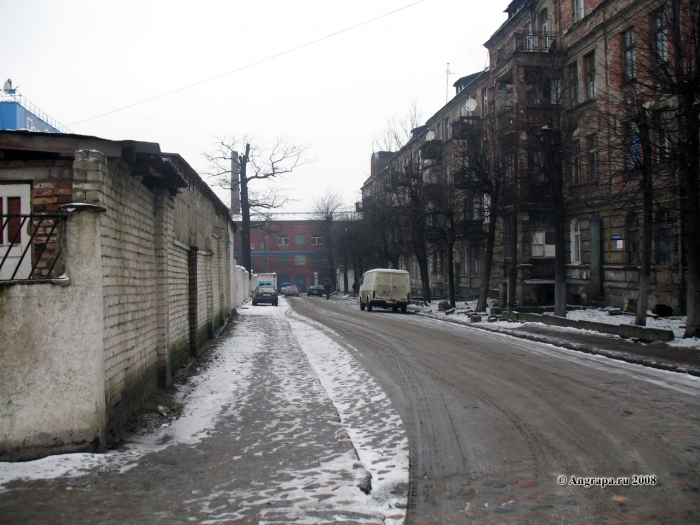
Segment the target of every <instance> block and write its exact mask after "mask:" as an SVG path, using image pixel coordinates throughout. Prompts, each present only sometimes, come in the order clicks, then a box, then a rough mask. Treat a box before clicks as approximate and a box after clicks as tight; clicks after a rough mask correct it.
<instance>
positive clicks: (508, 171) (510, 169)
mask: <svg viewBox="0 0 700 525" xmlns="http://www.w3.org/2000/svg"><path fill="white" fill-rule="evenodd" d="M503 178H504V180H505V182H506V184H513V183H514V182H515V153H510V154H508V155H506V156H505V157H504V158H503Z"/></svg>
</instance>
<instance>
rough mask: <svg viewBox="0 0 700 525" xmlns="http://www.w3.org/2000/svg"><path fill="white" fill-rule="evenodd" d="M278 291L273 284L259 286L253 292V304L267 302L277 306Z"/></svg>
mask: <svg viewBox="0 0 700 525" xmlns="http://www.w3.org/2000/svg"><path fill="white" fill-rule="evenodd" d="M277 301H278V299H277V291H276V290H275V289H274V288H273V287H272V286H258V287H257V288H256V289H255V291H254V292H253V306H258V305H259V304H260V303H267V304H271V305H273V306H277Z"/></svg>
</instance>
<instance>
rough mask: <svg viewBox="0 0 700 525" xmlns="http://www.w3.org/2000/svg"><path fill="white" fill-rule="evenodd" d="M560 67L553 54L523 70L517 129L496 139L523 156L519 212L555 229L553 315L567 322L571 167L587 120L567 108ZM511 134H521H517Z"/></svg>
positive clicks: (564, 84) (518, 89)
mask: <svg viewBox="0 0 700 525" xmlns="http://www.w3.org/2000/svg"><path fill="white" fill-rule="evenodd" d="M560 64H561V55H560V53H559V52H557V51H556V50H555V49H553V50H550V51H549V52H548V53H547V55H546V58H544V59H543V60H541V61H540V64H539V65H538V66H533V67H528V68H525V70H524V72H523V81H522V82H521V83H520V84H519V85H518V86H517V92H516V93H514V95H515V100H516V102H517V106H518V107H517V110H516V111H515V112H514V113H513V115H514V122H515V128H513V127H512V126H508V127H507V129H506V130H505V131H506V132H507V134H504V133H503V130H500V129H499V130H498V133H499V134H501V137H500V141H501V142H502V143H503V147H505V148H512V149H513V150H514V151H517V152H518V153H519V154H523V155H524V158H521V159H520V160H521V164H522V162H523V161H524V162H525V166H526V168H525V169H521V170H515V171H516V172H517V173H518V177H517V180H514V181H513V182H515V184H513V187H516V186H519V187H520V188H522V192H521V193H516V201H517V202H516V206H518V207H520V206H526V207H527V208H528V209H529V210H530V211H535V212H536V214H537V212H539V215H549V216H550V217H551V218H548V219H547V221H548V222H549V225H550V226H551V227H553V228H554V246H555V252H554V314H555V315H557V316H561V317H566V236H567V227H566V216H567V212H568V209H569V207H570V206H571V201H572V195H571V194H570V193H569V192H568V185H567V183H568V180H567V173H568V172H569V170H568V169H567V164H568V162H569V159H571V158H572V154H573V152H574V146H575V144H576V137H575V135H576V133H577V132H578V131H579V122H580V121H584V122H585V119H583V118H582V110H580V109H578V107H577V106H575V107H569V108H565V106H564V102H565V101H566V100H567V99H568V98H569V97H570V96H571V93H570V92H569V90H568V84H567V83H565V82H563V80H564V79H563V78H562V72H561V67H560ZM513 129H516V130H519V131H518V132H515V133H513ZM523 135H524V138H523ZM506 178H507V179H511V178H512V177H511V176H506ZM504 182H509V181H504ZM543 255H545V254H543Z"/></svg>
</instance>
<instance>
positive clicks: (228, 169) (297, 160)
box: [203, 136, 308, 272]
mask: <svg viewBox="0 0 700 525" xmlns="http://www.w3.org/2000/svg"><path fill="white" fill-rule="evenodd" d="M250 143H251V140H250V137H248V136H245V137H243V138H242V139H241V140H237V139H236V138H223V139H217V142H216V145H215V150H214V151H212V152H210V153H204V154H203V155H204V158H205V159H206V160H207V161H208V163H209V169H208V171H207V172H205V173H206V175H208V176H209V177H211V178H214V179H215V181H216V184H217V185H218V186H220V187H222V188H225V189H228V190H235V189H238V190H239V191H240V207H241V239H242V245H243V246H242V252H243V266H244V267H245V268H246V270H248V271H249V272H250V271H251V270H252V261H251V256H250V230H251V219H250V216H251V212H253V213H255V212H258V213H260V212H265V211H268V210H272V209H276V208H280V207H281V206H283V205H284V204H286V203H287V201H288V198H287V196H286V195H285V194H284V193H283V192H281V191H280V190H279V189H278V188H275V187H274V186H266V187H261V188H260V190H259V191H252V188H251V187H250V184H251V183H261V182H264V181H270V180H272V179H276V178H279V177H282V176H284V175H286V174H288V173H291V172H292V171H293V170H294V169H296V168H298V167H299V166H302V165H303V164H305V163H306V160H304V152H305V151H306V150H307V149H308V147H307V146H296V145H294V144H291V143H289V142H288V141H287V140H286V139H285V138H278V139H277V140H276V141H275V143H274V144H273V145H272V146H271V147H265V146H255V145H253V146H251V144H250ZM240 149H242V150H243V154H239V150H240ZM232 205H233V203H232Z"/></svg>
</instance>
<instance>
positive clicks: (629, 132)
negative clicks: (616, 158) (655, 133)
mask: <svg viewBox="0 0 700 525" xmlns="http://www.w3.org/2000/svg"><path fill="white" fill-rule="evenodd" d="M624 140H625V150H626V151H625V169H626V170H627V171H632V170H635V169H639V168H640V167H641V166H642V145H641V140H640V138H639V127H638V126H637V124H636V123H635V122H625V124H624Z"/></svg>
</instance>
